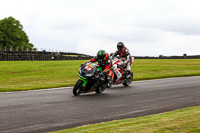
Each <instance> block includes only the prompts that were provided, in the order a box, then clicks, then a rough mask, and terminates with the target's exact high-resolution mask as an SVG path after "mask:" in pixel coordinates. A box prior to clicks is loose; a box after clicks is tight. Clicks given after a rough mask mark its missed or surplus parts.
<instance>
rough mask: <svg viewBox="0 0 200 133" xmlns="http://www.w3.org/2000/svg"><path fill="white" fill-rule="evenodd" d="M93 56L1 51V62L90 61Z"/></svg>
mask: <svg viewBox="0 0 200 133" xmlns="http://www.w3.org/2000/svg"><path fill="white" fill-rule="evenodd" d="M91 58H92V56H86V55H80V54H77V55H75V54H73V56H71V55H70V56H69V55H68V53H58V52H56V53H54V52H12V51H0V61H25V60H27V61H29V60H30V61H37V60H38V61H39V60H43V61H49V60H89V59H91Z"/></svg>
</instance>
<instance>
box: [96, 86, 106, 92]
mask: <svg viewBox="0 0 200 133" xmlns="http://www.w3.org/2000/svg"><path fill="white" fill-rule="evenodd" d="M105 89H106V84H103V85H102V86H100V87H99V88H97V89H96V90H95V92H96V93H97V94H100V93H102V92H103V91H104V90H105Z"/></svg>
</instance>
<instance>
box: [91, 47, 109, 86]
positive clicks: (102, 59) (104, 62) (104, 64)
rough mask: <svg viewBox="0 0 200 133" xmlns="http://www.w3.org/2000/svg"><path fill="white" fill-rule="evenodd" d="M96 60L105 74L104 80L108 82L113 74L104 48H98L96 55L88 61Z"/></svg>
mask: <svg viewBox="0 0 200 133" xmlns="http://www.w3.org/2000/svg"><path fill="white" fill-rule="evenodd" d="M96 61H97V62H98V65H99V66H100V67H101V68H102V70H103V74H104V75H106V82H107V83H108V82H110V80H111V76H112V74H113V65H112V61H111V59H110V56H109V54H108V53H106V51H105V50H99V51H98V53H97V56H95V57H94V58H92V59H91V60H89V61H88V62H96Z"/></svg>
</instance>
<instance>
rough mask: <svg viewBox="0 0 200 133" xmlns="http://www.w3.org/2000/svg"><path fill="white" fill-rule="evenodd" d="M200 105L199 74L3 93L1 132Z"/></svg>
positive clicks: (50, 128) (39, 129)
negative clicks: (99, 88)
mask: <svg viewBox="0 0 200 133" xmlns="http://www.w3.org/2000/svg"><path fill="white" fill-rule="evenodd" d="M198 105H200V76H195V77H184V78H169V79H159V80H147V81H137V82H133V83H132V84H131V86H130V87H124V86H122V85H117V86H113V88H111V89H107V90H105V91H104V92H103V93H102V94H95V93H88V94H84V95H81V96H79V97H75V96H73V94H72V87H65V88H59V89H47V90H39V91H23V92H9V93H0V132H1V133H13V132H17V133H22V132H27V133H31V132H37V133H38V132H49V131H56V130H61V129H67V128H72V127H76V126H81V125H85V124H91V123H99V122H103V121H110V120H116V119H122V118H130V117H137V116H144V115H150V114H155V113H161V112H166V111H171V110H175V109H180V108H185V107H191V106H198Z"/></svg>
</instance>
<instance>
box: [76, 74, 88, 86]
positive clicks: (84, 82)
mask: <svg viewBox="0 0 200 133" xmlns="http://www.w3.org/2000/svg"><path fill="white" fill-rule="evenodd" d="M78 76H79V79H80V80H82V81H83V84H82V87H85V85H86V84H87V82H88V80H87V78H85V77H83V76H81V75H78Z"/></svg>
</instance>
